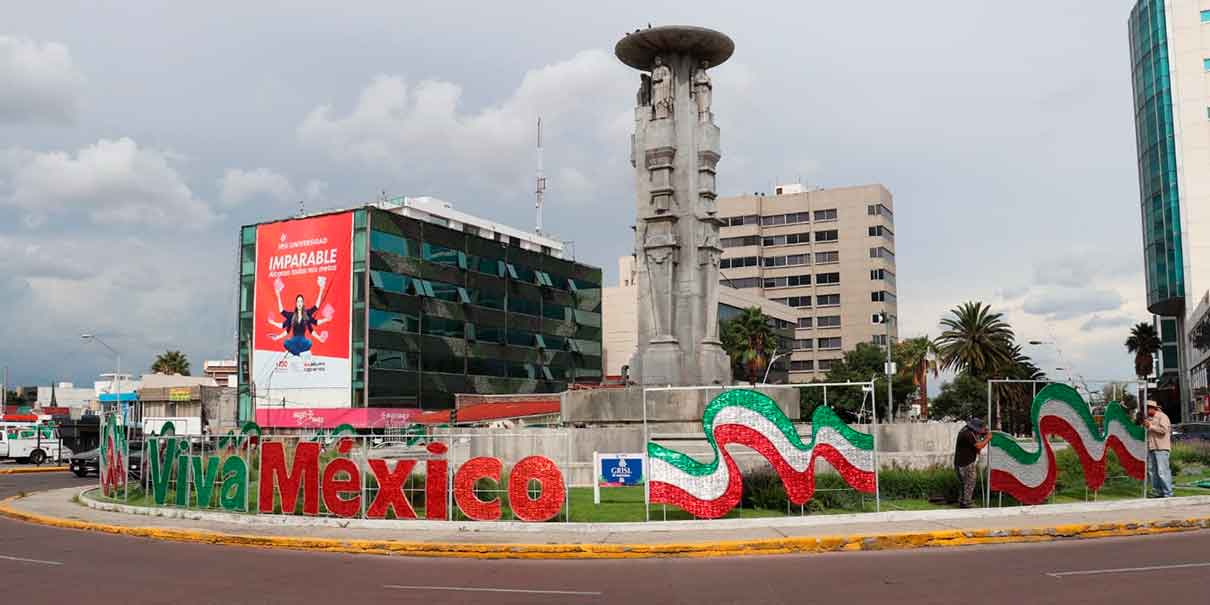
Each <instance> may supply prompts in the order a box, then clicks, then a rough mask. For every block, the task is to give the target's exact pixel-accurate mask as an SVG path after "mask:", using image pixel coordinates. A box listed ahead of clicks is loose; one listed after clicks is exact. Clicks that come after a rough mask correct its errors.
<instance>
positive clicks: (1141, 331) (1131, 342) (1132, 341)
mask: <svg viewBox="0 0 1210 605" xmlns="http://www.w3.org/2000/svg"><path fill="white" fill-rule="evenodd" d="M1126 350H1127V351H1128V352H1130V353H1134V373H1135V374H1136V375H1137V376H1138V377H1139V378H1140V379H1144V380H1146V379H1147V377H1148V376H1151V372H1152V368H1153V366H1154V363H1153V362H1152V356H1153V355H1155V354H1156V353H1159V352H1160V336H1159V334H1156V332H1155V326H1153V325H1151V324H1149V323H1146V322H1140V323H1137V324H1135V325H1134V327H1133V328H1130V337H1129V338H1127V339H1126Z"/></svg>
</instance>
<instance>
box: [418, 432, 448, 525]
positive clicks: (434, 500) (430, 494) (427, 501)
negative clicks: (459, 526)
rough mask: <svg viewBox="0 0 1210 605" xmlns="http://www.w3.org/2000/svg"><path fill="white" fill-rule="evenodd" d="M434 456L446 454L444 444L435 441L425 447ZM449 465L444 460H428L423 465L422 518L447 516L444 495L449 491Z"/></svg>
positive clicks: (442, 517)
mask: <svg viewBox="0 0 1210 605" xmlns="http://www.w3.org/2000/svg"><path fill="white" fill-rule="evenodd" d="M425 449H427V450H428V451H429V453H430V454H433V455H434V456H440V455H441V454H444V453H445V452H446V450H447V449H449V448H447V447H446V446H445V444H444V443H437V442H436V441H434V442H432V443H430V444H428V445H427V446H425ZM449 471H450V463H449V462H447V461H445V460H444V459H436V458H430V459H428V460H427V461H425V463H424V518H425V519H438V520H440V519H444V518H446V516H447V509H446V506H445V505H446V499H445V496H446V493H447V492H448V491H449V489H450V485H449V477H448V473H449Z"/></svg>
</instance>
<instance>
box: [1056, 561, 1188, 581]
mask: <svg viewBox="0 0 1210 605" xmlns="http://www.w3.org/2000/svg"><path fill="white" fill-rule="evenodd" d="M1195 567H1210V562H1208V563H1179V564H1177V565H1153V566H1151V567H1119V568H1117V569H1089V570H1086V571H1055V572H1050V573H1048V574H1046V575H1048V576H1050V577H1052V578H1062V577H1065V576H1095V575H1098V574H1106V573H1131V572H1144V571H1162V570H1165V569H1192V568H1195Z"/></svg>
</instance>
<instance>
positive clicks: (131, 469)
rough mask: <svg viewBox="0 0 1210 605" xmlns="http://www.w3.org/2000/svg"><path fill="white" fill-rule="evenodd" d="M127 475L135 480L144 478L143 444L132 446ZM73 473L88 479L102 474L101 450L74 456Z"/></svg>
mask: <svg viewBox="0 0 1210 605" xmlns="http://www.w3.org/2000/svg"><path fill="white" fill-rule="evenodd" d="M126 466H127V475H128V476H129V477H130V478H131V479H134V480H136V481H137V480H140V479H141V478H142V476H143V474H142V473H143V442H141V441H135V442H132V443H131V444H130V455H129V457H128V458H127V460H126ZM69 468H70V469H71V472H73V473H75V474H76V476H77V477H87V476H88V475H90V474H91V475H96V474H99V473H100V472H101V449H100V448H95V449H91V450H88V451H87V452H80V453H79V454H73V455H72V457H71V462H70V463H69Z"/></svg>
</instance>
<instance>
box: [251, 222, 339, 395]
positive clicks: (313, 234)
mask: <svg viewBox="0 0 1210 605" xmlns="http://www.w3.org/2000/svg"><path fill="white" fill-rule="evenodd" d="M352 240H353V214H352V213H349V212H346V213H342V214H329V215H324V216H316V217H311V218H302V219H294V220H289V221H282V222H278V223H266V224H263V225H259V226H258V227H257V228H256V303H255V305H254V311H253V318H254V326H255V327H254V328H253V330H252V333H253V350H254V352H253V355H252V357H253V359H252V366H253V376H252V379H253V381H254V382H255V383H256V385H257V391H258V396H267V397H270V398H272V399H273V400H277V399H279V398H286V399H295V398H297V395H296V394H286V393H281V392H280V390H281V389H287V390H293V389H345V390H346V391H347V390H348V389H349V387H350V380H351V376H350V374H351V372H352V369H351V367H352V366H351V363H350V361H349V350H350V348H351V345H350V315H349V314H350V307H351V301H350V298H351V287H352V258H351V256H352V250H353V246H352ZM322 399H323V403H324V404H328V405H332V404H336V405H339V404H341V403H343V404H344V405H348V397H347V395H346V396H345V397H343V398H340V397H339V395H337V400H332V399H331V397H322ZM300 403H301V402H300Z"/></svg>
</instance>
